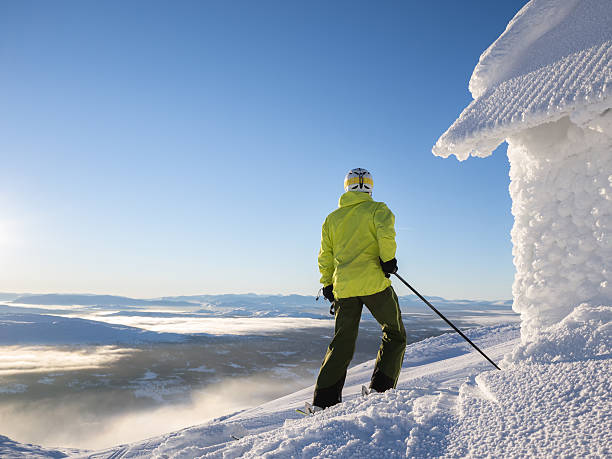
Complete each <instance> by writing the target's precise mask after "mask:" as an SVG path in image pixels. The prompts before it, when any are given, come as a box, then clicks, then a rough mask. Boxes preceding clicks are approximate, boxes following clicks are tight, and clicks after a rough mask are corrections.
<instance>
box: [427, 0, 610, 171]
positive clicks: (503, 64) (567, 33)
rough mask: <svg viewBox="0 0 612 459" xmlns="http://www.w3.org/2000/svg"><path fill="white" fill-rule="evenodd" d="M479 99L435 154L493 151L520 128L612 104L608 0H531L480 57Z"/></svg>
mask: <svg viewBox="0 0 612 459" xmlns="http://www.w3.org/2000/svg"><path fill="white" fill-rule="evenodd" d="M470 90H471V92H472V95H473V96H474V98H475V100H474V101H473V102H472V103H471V104H470V105H469V106H468V107H467V108H466V109H465V110H464V111H463V113H462V114H461V115H460V116H459V118H458V119H457V121H455V123H454V124H453V125H452V126H451V127H450V128H449V129H448V131H447V132H446V133H444V135H442V137H440V139H439V140H438V141H437V143H436V145H435V146H434V148H433V152H434V154H436V155H438V156H442V157H448V156H449V155H451V154H454V155H455V156H456V157H457V158H458V159H460V160H464V159H466V158H468V156H470V155H473V156H481V157H484V156H488V155H490V154H491V153H492V151H493V150H494V149H495V148H496V147H497V146H498V145H499V144H500V143H502V142H503V141H504V139H507V138H508V137H509V136H511V135H513V134H514V133H516V132H518V131H520V130H523V129H526V128H530V127H534V126H538V125H540V124H542V123H546V122H551V121H556V120H558V119H560V118H562V117H564V116H569V115H570V114H572V113H574V112H577V111H578V112H579V111H581V110H583V111H586V112H587V113H588V116H589V117H591V118H595V117H597V116H599V115H600V114H602V113H604V112H605V111H606V110H607V109H609V108H611V107H612V97H611V95H612V8H611V6H610V1H609V0H583V1H578V0H564V1H558V0H532V1H531V2H529V3H528V4H527V5H525V7H523V9H521V11H519V12H518V13H517V15H516V16H515V17H514V19H513V20H512V21H510V23H509V24H508V27H507V28H506V31H505V32H504V33H503V34H502V35H501V36H500V37H499V39H498V40H497V41H495V43H493V44H492V45H491V46H490V47H489V48H488V49H487V50H486V51H485V52H484V53H483V54H482V56H481V57H480V60H479V63H478V65H477V66H476V68H475V69H474V73H473V74H472V78H471V80H470Z"/></svg>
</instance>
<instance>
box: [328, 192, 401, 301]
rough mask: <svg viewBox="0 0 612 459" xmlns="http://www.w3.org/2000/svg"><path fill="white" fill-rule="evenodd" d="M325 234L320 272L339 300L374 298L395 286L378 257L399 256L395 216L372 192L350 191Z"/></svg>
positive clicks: (342, 198) (333, 214)
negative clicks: (384, 271) (375, 295)
mask: <svg viewBox="0 0 612 459" xmlns="http://www.w3.org/2000/svg"><path fill="white" fill-rule="evenodd" d="M338 206H339V208H338V209H336V210H334V211H333V212H332V213H331V214H329V215H328V216H327V218H326V219H325V222H324V223H323V229H322V231H321V250H320V251H319V271H320V272H321V283H322V284H323V285H324V286H327V285H330V284H332V283H333V284H334V296H335V297H336V298H350V297H353V296H364V295H373V294H375V293H378V292H381V291H382V290H384V289H386V288H387V287H389V286H390V285H391V281H390V280H389V279H387V278H386V277H385V275H384V273H383V271H382V269H381V267H380V262H379V260H378V258H379V257H380V258H381V259H382V260H383V261H389V260H391V259H392V258H394V257H395V249H396V244H395V228H394V225H395V216H394V215H393V213H392V212H391V211H390V210H389V208H388V207H387V205H386V204H385V203H384V202H376V201H374V200H373V199H372V197H371V196H370V195H369V194H368V193H363V192H360V191H347V192H346V193H344V194H343V195H342V196H340V200H339V202H338Z"/></svg>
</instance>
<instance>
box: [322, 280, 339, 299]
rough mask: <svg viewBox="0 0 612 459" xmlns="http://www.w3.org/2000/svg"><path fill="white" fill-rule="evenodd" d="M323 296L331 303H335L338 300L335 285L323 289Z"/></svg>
mask: <svg viewBox="0 0 612 459" xmlns="http://www.w3.org/2000/svg"><path fill="white" fill-rule="evenodd" d="M323 296H324V297H325V299H326V300H327V301H329V302H330V303H333V302H334V301H336V299H335V298H334V285H333V284H329V285H328V286H327V287H323Z"/></svg>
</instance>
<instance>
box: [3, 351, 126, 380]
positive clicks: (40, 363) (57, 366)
mask: <svg viewBox="0 0 612 459" xmlns="http://www.w3.org/2000/svg"><path fill="white" fill-rule="evenodd" d="M134 352H137V350H136V349H129V348H117V347H116V346H90V347H83V348H70V349H62V348H57V347H52V346H0V355H1V356H2V360H0V376H10V375H18V374H23V373H53V372H62V371H74V370H94V369H97V368H102V367H105V366H108V365H110V364H111V363H114V362H117V361H118V360H120V359H121V358H123V357H125V356H127V355H130V354H133V353H134Z"/></svg>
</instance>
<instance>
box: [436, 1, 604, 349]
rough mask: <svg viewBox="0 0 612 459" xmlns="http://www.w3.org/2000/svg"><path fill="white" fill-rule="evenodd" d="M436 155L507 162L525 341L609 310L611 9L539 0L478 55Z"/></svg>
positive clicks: (516, 299)
mask: <svg viewBox="0 0 612 459" xmlns="http://www.w3.org/2000/svg"><path fill="white" fill-rule="evenodd" d="M470 91H471V92H472V95H473V97H474V99H475V100H474V101H473V102H472V103H471V104H470V105H469V106H468V107H467V108H466V109H465V110H464V111H463V113H462V114H461V115H460V116H459V118H458V119H457V120H456V121H455V123H454V124H453V125H452V126H451V127H450V128H449V129H448V131H447V132H445V133H444V135H442V137H440V139H439V140H438V142H437V143H436V145H435V146H434V148H433V152H434V154H436V155H439V156H443V157H448V156H449V155H451V154H454V155H455V156H456V157H457V158H458V159H459V160H464V159H467V158H468V157H469V156H470V155H472V156H481V157H484V156H488V155H490V154H491V153H492V151H493V150H494V149H495V148H496V147H497V146H498V145H499V144H500V143H502V142H503V141H504V140H505V141H507V142H508V157H509V160H510V179H511V183H510V194H511V197H512V201H513V203H512V213H513V215H514V217H515V222H514V227H513V229H512V241H513V244H514V249H513V255H514V263H515V266H516V276H515V281H514V286H513V296H514V306H513V307H514V309H515V310H516V311H517V312H520V313H521V319H522V338H523V341H525V342H528V341H531V340H533V339H534V338H535V336H536V335H537V334H538V333H539V331H540V330H542V329H543V328H546V327H549V326H551V325H554V324H556V323H559V322H560V321H562V320H563V319H564V318H565V317H566V316H568V315H569V314H570V313H571V312H572V311H573V310H574V309H575V308H577V307H578V306H579V305H581V304H582V305H583V306H582V307H583V308H588V307H597V306H600V305H612V1H611V0H532V1H531V2H529V3H528V4H527V5H525V7H523V8H522V9H521V10H520V11H519V12H518V13H517V15H516V16H515V17H514V18H513V19H512V21H510V23H509V24H508V26H507V28H506V30H505V32H504V33H503V34H502V35H501V36H500V37H499V38H498V39H497V41H495V43H493V44H492V45H491V46H490V47H489V48H488V49H487V50H486V51H485V52H484V53H483V54H482V56H481V57H480V60H479V63H478V65H477V66H476V68H475V70H474V73H473V75H472V78H471V81H470Z"/></svg>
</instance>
